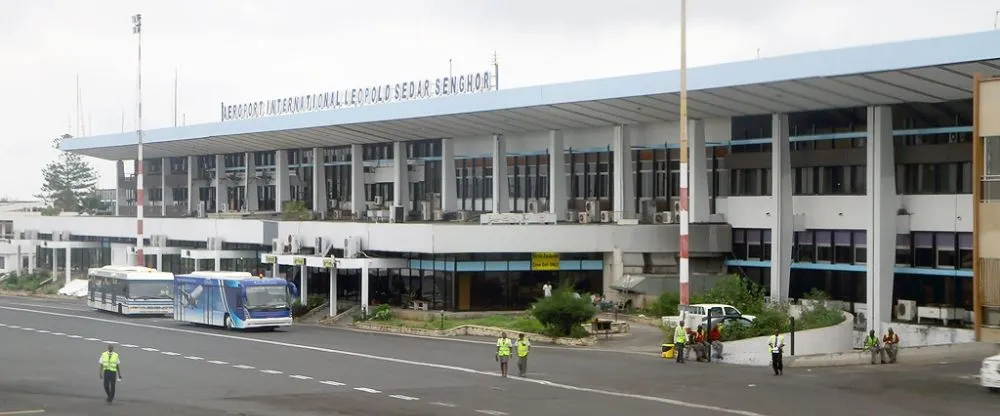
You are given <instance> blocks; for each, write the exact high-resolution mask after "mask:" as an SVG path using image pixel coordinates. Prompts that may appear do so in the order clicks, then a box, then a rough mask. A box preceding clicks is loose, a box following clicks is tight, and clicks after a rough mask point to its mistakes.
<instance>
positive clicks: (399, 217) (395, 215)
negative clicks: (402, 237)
mask: <svg viewBox="0 0 1000 416" xmlns="http://www.w3.org/2000/svg"><path fill="white" fill-rule="evenodd" d="M389 221H390V222H394V223H396V222H400V223H401V222H406V207H404V206H401V205H397V206H394V207H392V216H391V217H389Z"/></svg>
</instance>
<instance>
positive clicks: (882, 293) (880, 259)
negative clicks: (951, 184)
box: [865, 105, 899, 333]
mask: <svg viewBox="0 0 1000 416" xmlns="http://www.w3.org/2000/svg"><path fill="white" fill-rule="evenodd" d="M866 150H867V156H868V157H867V159H866V162H867V167H866V173H867V174H868V175H867V176H866V179H867V188H868V189H867V192H868V193H867V196H866V198H865V204H866V205H867V208H868V209H869V211H868V229H867V230H866V233H867V236H866V239H867V247H868V261H867V263H866V264H865V269H866V271H867V301H868V328H867V329H868V330H875V332H877V333H881V326H882V324H883V323H887V322H889V321H890V320H891V319H892V283H893V281H892V280H893V276H894V270H893V269H894V268H895V263H896V259H895V257H896V256H895V254H896V210H897V209H899V201H898V197H897V196H896V167H895V161H894V157H893V137H892V108H891V107H889V106H887V105H886V106H871V107H868V144H867V148H866Z"/></svg>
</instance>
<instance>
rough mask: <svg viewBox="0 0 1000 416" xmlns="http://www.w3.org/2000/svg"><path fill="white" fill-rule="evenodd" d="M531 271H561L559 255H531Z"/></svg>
mask: <svg viewBox="0 0 1000 416" xmlns="http://www.w3.org/2000/svg"><path fill="white" fill-rule="evenodd" d="M531 270H534V271H540V272H554V271H558V270H559V253H531Z"/></svg>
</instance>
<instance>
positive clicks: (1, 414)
mask: <svg viewBox="0 0 1000 416" xmlns="http://www.w3.org/2000/svg"><path fill="white" fill-rule="evenodd" d="M40 413H45V410H42V409H37V410H15V411H12V412H0V416H14V415H37V414H40Z"/></svg>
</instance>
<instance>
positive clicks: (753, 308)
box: [691, 275, 767, 315]
mask: <svg viewBox="0 0 1000 416" xmlns="http://www.w3.org/2000/svg"><path fill="white" fill-rule="evenodd" d="M691 303H692V304H695V303H722V304H726V305H732V306H735V307H736V309H739V310H740V312H743V313H745V314H747V315H758V314H760V313H761V312H763V311H764V309H765V306H766V305H767V298H766V297H765V296H764V288H763V287H761V286H760V285H758V284H756V283H753V282H751V281H749V280H746V279H744V278H742V277H740V276H738V275H732V276H728V277H726V278H723V279H722V280H720V281H719V282H717V283H716V284H715V286H712V288H711V289H709V290H708V291H707V292H705V293H700V294H696V295H692V296H691Z"/></svg>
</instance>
